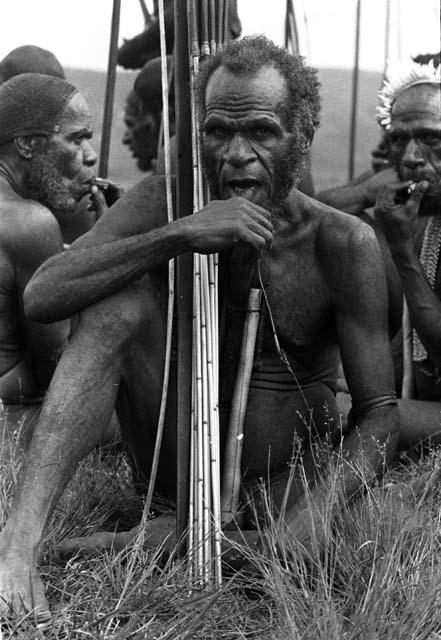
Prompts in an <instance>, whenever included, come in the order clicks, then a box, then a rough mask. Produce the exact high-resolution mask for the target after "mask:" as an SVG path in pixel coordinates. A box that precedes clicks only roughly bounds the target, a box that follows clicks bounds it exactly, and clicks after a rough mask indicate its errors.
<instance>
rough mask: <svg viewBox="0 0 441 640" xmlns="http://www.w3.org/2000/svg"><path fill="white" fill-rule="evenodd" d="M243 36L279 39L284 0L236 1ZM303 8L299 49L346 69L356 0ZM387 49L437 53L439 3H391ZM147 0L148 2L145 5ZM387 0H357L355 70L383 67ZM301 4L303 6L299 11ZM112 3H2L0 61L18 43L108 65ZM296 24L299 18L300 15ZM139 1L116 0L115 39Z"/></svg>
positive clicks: (133, 18)
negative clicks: (359, 15) (357, 61)
mask: <svg viewBox="0 0 441 640" xmlns="http://www.w3.org/2000/svg"><path fill="white" fill-rule="evenodd" d="M238 1H239V14H240V17H241V20H242V25H243V33H244V34H254V33H265V34H266V35H267V36H269V37H271V38H272V39H273V40H275V41H276V42H278V43H282V37H283V36H282V34H283V22H284V7H285V4H286V3H285V0H238ZM294 1H295V4H296V6H297V7H299V9H300V11H299V13H300V15H301V16H303V15H304V14H305V13H306V19H307V25H308V26H307V29H306V32H305V33H306V34H307V37H306V38H305V39H304V54H305V55H307V57H308V61H309V62H310V63H311V64H313V65H317V66H328V67H351V66H352V64H353V59H354V37H355V13H356V0H294ZM390 2H391V16H392V21H391V22H392V25H393V33H392V35H391V54H392V55H395V54H396V53H397V52H398V50H399V49H401V53H402V55H410V54H415V53H419V52H420V53H427V52H434V51H436V50H439V47H440V45H439V41H440V27H439V0H390ZM147 4H150V3H149V2H148V3H147ZM386 5H387V0H363V2H362V31H361V56H360V63H361V67H363V68H366V69H378V70H381V69H382V68H383V63H384V41H385V27H384V25H385V17H386ZM303 8H305V10H303ZM111 9H112V0H1V2H0V58H2V57H3V56H4V55H5V54H6V53H8V52H9V51H10V50H11V49H13V48H15V47H17V46H19V45H21V44H36V45H39V46H42V47H45V48H47V49H50V50H51V51H53V52H54V53H55V55H56V56H57V57H58V58H59V60H60V62H61V63H62V64H63V65H64V66H68V67H69V66H70V67H80V68H81V67H88V68H97V69H104V68H105V67H106V65H107V56H108V38H109V28H110V17H111ZM301 23H303V20H301ZM142 27H143V19H142V14H141V10H140V7H139V2H138V0H122V18H121V27H120V40H121V39H122V38H123V37H126V38H129V37H131V36H133V35H135V34H136V33H138V32H139V31H141V30H142Z"/></svg>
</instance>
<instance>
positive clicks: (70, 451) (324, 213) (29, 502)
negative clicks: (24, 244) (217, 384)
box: [0, 37, 398, 614]
mask: <svg viewBox="0 0 441 640" xmlns="http://www.w3.org/2000/svg"><path fill="white" fill-rule="evenodd" d="M199 104H200V109H201V114H200V122H201V126H202V144H203V156H204V163H205V173H206V176H207V178H208V180H209V184H210V189H211V193H212V194H213V198H214V199H213V200H212V201H211V202H209V203H208V204H207V206H206V207H204V208H203V209H202V210H201V211H200V212H199V213H198V214H197V215H190V216H187V217H184V218H181V219H179V220H177V221H174V222H172V223H169V224H167V222H166V213H165V210H166V206H165V188H164V179H163V177H161V176H152V177H148V178H146V179H144V180H143V181H142V182H141V183H140V184H139V185H138V186H136V187H135V188H134V189H133V190H132V191H131V192H129V193H128V194H127V195H126V196H125V197H124V198H122V199H121V200H120V201H118V203H116V204H115V205H114V206H113V207H112V208H111V209H110V210H109V211H108V212H106V214H105V215H104V216H103V217H102V218H101V219H100V220H99V221H98V222H97V224H96V225H95V227H94V228H93V229H92V230H91V231H90V232H89V233H88V234H86V235H85V236H83V237H82V238H80V239H78V240H77V241H76V242H75V243H74V244H73V245H72V246H71V247H70V249H69V250H68V251H66V252H65V253H64V254H60V255H58V256H54V257H53V258H50V259H49V260H48V261H47V262H46V263H45V264H44V265H42V267H41V268H40V269H39V270H38V272H37V273H36V274H35V276H34V278H33V279H32V282H31V283H30V284H29V286H28V288H27V290H26V294H25V299H26V309H27V313H28V314H29V316H30V317H31V318H33V319H34V320H38V321H46V322H53V321H59V320H62V319H63V318H65V317H69V316H70V315H71V314H72V313H77V312H78V313H80V322H79V325H78V328H77V330H76V332H75V334H74V336H73V337H72V339H71V341H70V344H69V345H68V347H67V348H66V350H65V351H64V353H63V356H62V358H61V360H60V363H59V366H58V367H57V371H56V373H55V375H54V378H53V380H52V383H51V387H50V390H49V393H48V396H47V399H46V401H45V404H44V409H43V412H42V415H41V418H40V422H39V425H38V427H37V429H36V432H35V434H34V438H33V441H32V444H31V447H30V450H29V455H28V459H27V463H26V467H25V470H24V474H23V476H22V480H21V483H20V490H19V491H18V494H17V496H16V500H15V504H14V507H13V510H12V513H11V515H10V518H9V520H8V522H7V524H6V526H5V528H4V530H3V532H2V533H1V537H0V597H1V602H2V604H1V605H0V608H1V610H2V612H3V613H4V614H7V613H8V611H10V610H12V611H15V612H17V613H18V612H20V611H22V610H30V609H31V608H32V607H35V608H36V609H37V611H39V612H40V613H42V614H43V613H45V612H47V611H48V603H47V601H46V599H45V595H44V586H43V584H42V582H41V580H40V578H39V576H38V573H37V568H36V562H37V558H38V554H39V552H40V547H41V540H42V535H43V530H44V527H45V525H46V523H47V520H48V517H49V515H50V513H51V511H52V509H53V508H54V505H55V504H56V502H57V500H58V498H59V496H60V494H61V492H62V491H63V488H64V487H65V485H66V483H67V481H68V480H69V478H70V477H71V474H72V472H73V470H74V469H75V467H76V465H77V463H78V461H79V460H80V459H81V458H82V457H83V456H84V455H85V454H86V453H87V452H88V451H90V449H91V448H92V447H93V446H94V444H95V443H96V442H97V440H98V439H99V438H100V435H101V433H102V431H103V429H104V426H105V423H106V421H107V420H108V418H109V416H110V414H111V412H112V409H113V406H114V403H115V402H116V404H117V410H118V412H119V419H120V423H121V427H122V431H123V434H124V437H125V440H126V443H127V449H128V453H129V457H130V461H131V463H132V467H133V473H134V479H135V482H136V483H137V485H138V487H142V486H143V485H144V486H145V483H146V482H148V477H149V470H150V465H151V461H152V452H153V446H154V439H155V433H156V424H157V419H158V412H159V406H160V396H161V386H162V374H163V369H164V349H165V322H166V302H167V265H168V261H169V259H170V258H172V257H174V256H177V255H180V254H182V253H185V252H193V251H194V252H202V253H211V252H220V254H221V261H222V267H221V273H222V275H221V288H222V290H223V295H224V296H226V299H225V300H224V304H222V305H220V307H223V308H224V309H225V313H226V317H225V318H224V320H223V324H224V326H225V338H224V340H223V343H222V349H221V361H222V364H221V399H222V404H221V413H222V419H221V432H222V434H224V433H225V427H226V418H227V416H228V410H229V403H230V400H231V381H232V379H233V378H234V373H235V369H236V365H237V352H238V349H237V345H238V344H240V339H241V329H242V326H241V325H242V323H241V319H243V317H244V314H245V308H244V306H245V302H244V301H245V300H246V299H247V293H248V289H249V286H250V280H251V278H252V272H253V271H254V268H255V264H256V260H257V258H259V257H260V263H261V276H262V281H263V284H264V287H265V290H266V293H267V297H268V301H269V306H270V308H271V313H272V316H273V319H274V326H275V329H276V332H277V334H278V339H279V341H280V343H281V345H282V347H283V348H284V350H285V352H286V356H287V359H288V361H289V367H287V365H286V363H285V362H281V361H280V358H279V356H278V354H277V352H276V350H275V348H274V340H273V332H272V330H271V326H270V322H269V321H266V323H265V325H264V327H263V328H262V346H261V349H260V358H259V366H258V367H256V368H255V370H254V372H253V375H252V380H251V385H250V393H249V399H248V406H247V413H246V418H245V426H244V445H243V454H242V473H243V476H244V485H246V487H247V490H248V493H253V491H254V490H255V489H256V488H257V487H258V486H259V485H260V479H261V478H262V477H263V478H266V477H267V476H268V472H269V473H270V475H271V486H270V492H271V500H272V501H273V503H274V506H275V508H277V507H279V508H280V506H281V501H282V498H283V494H284V491H285V488H286V486H287V476H288V475H289V468H288V465H289V462H290V460H291V455H292V451H293V445H294V443H295V442H301V444H302V457H303V461H304V466H305V469H306V472H307V474H308V481H310V482H311V492H312V497H311V501H312V502H311V504H310V506H309V507H308V504H307V501H306V500H305V498H304V497H303V496H302V487H303V485H302V482H300V481H299V482H296V481H294V482H293V484H292V486H291V489H290V494H289V498H288V509H287V512H286V514H285V519H286V530H287V532H288V535H289V536H290V537H292V538H295V539H297V540H299V541H300V542H301V543H303V544H305V545H306V546H307V545H308V544H309V543H310V540H311V536H312V535H314V536H316V537H318V538H319V539H320V535H321V525H320V522H321V518H320V512H321V511H322V509H324V508H328V507H329V504H328V502H329V497H328V491H327V488H326V483H325V482H321V481H318V482H315V480H317V479H318V478H320V477H322V479H323V473H324V472H323V470H322V471H320V469H318V468H317V466H316V458H315V456H314V450H315V444H318V443H320V442H321V441H322V439H325V440H326V439H327V438H328V435H329V433H331V437H335V438H336V439H337V440H339V437H340V435H341V431H340V428H339V417H338V410H337V407H336V403H335V383H336V376H337V365H338V350H339V348H340V352H341V354H342V359H343V364H344V367H345V372H346V376H347V380H348V384H349V386H350V389H351V393H352V398H353V420H352V426H353V428H352V430H351V431H350V432H349V433H348V435H347V437H346V438H345V440H344V443H343V450H344V456H343V459H344V460H345V459H346V460H347V462H348V464H345V463H343V467H344V468H343V471H342V474H341V476H340V482H341V486H340V489H341V494H342V495H345V496H346V497H347V498H348V499H351V498H353V497H354V496H355V495H357V492H358V491H359V489H360V486H361V478H362V477H368V478H371V479H374V477H375V476H376V475H380V474H381V473H382V471H383V469H384V465H385V463H386V464H387V462H388V461H389V460H390V459H391V457H392V456H393V454H394V450H395V444H396V440H397V433H398V414H397V408H396V399H395V393H394V388H393V371H392V360H391V355H390V349H389V340H388V335H387V293H386V280H385V275H384V271H383V267H382V262H381V254H380V249H379V246H378V243H377V241H376V239H375V235H374V233H373V231H372V230H371V229H370V228H369V227H368V226H367V225H365V224H364V223H362V222H361V221H359V220H358V219H356V218H354V217H352V216H349V215H347V214H344V213H340V212H338V211H336V210H334V209H331V208H329V207H327V206H326V205H323V204H322V203H318V202H316V201H315V200H313V199H311V198H309V197H308V196H306V195H304V194H303V193H301V192H299V191H298V190H297V189H296V188H295V185H296V182H297V181H298V179H299V176H300V174H301V171H302V160H303V158H304V156H305V155H306V154H307V153H308V151H309V148H310V144H311V141H312V137H313V133H314V128H315V127H316V126H317V125H318V114H319V94H318V81H317V78H316V74H315V71H314V70H312V69H311V68H309V67H306V66H304V64H303V62H302V60H301V58H299V57H294V56H291V55H290V54H288V53H287V52H286V51H285V50H283V49H280V48H279V47H276V46H275V45H274V44H272V43H271V42H269V41H268V40H266V38H264V37H258V38H249V39H244V40H242V41H240V42H235V43H230V44H229V45H228V46H226V47H225V48H224V49H223V50H222V52H220V53H219V54H218V55H217V56H215V57H214V58H212V59H211V60H210V61H208V63H207V64H206V66H204V67H203V68H201V75H200V83H199ZM175 456H176V376H175V372H174V371H173V372H172V376H171V381H170V394H169V405H168V410H167V416H166V425H165V433H164V438H163V449H162V454H161V459H160V463H159V475H158V482H157V490H158V491H159V492H164V493H167V492H168V493H169V494H173V493H174V492H175V486H176V468H175V464H174V460H175ZM312 532H315V533H314V534H312Z"/></svg>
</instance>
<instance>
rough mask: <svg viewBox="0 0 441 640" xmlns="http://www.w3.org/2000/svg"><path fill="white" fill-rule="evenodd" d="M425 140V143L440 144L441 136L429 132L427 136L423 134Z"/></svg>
mask: <svg viewBox="0 0 441 640" xmlns="http://www.w3.org/2000/svg"><path fill="white" fill-rule="evenodd" d="M423 142H424V144H428V145H430V146H434V145H438V144H440V143H441V136H439V135H437V134H436V133H427V134H426V135H425V136H423Z"/></svg>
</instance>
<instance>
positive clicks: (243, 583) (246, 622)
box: [0, 443, 441, 640]
mask: <svg viewBox="0 0 441 640" xmlns="http://www.w3.org/2000/svg"><path fill="white" fill-rule="evenodd" d="M0 457H1V459H2V463H1V464H2V466H1V477H0V521H1V522H4V520H5V518H6V515H7V511H8V509H9V506H10V499H11V495H12V492H13V491H14V488H15V485H16V482H17V470H18V468H19V466H20V462H21V460H22V453H21V452H20V450H19V447H18V446H17V444H16V443H12V444H11V443H9V445H8V446H7V445H6V443H4V444H3V451H2V456H0ZM440 469H441V452H439V451H437V450H432V451H431V452H430V454H429V455H426V456H425V457H424V458H423V457H421V458H419V457H417V456H415V457H414V459H410V458H402V459H401V460H400V461H399V462H398V463H397V465H396V467H395V468H394V469H392V470H391V471H389V472H388V474H387V476H386V480H385V481H384V483H383V485H382V487H381V488H374V489H372V488H366V492H365V494H364V496H363V498H362V499H361V500H360V501H359V502H358V504H357V506H354V507H352V508H350V509H348V508H347V507H342V506H340V507H338V508H337V511H335V509H334V511H333V512H332V517H331V510H329V511H328V512H327V513H325V514H323V528H324V530H325V546H324V551H323V553H319V552H318V551H317V547H316V545H314V544H312V546H311V550H310V551H308V552H307V553H305V551H304V550H302V549H301V548H299V546H298V545H297V544H296V542H295V541H294V540H289V539H287V538H286V536H284V535H283V532H281V531H280V528H279V526H278V524H277V521H276V520H275V519H271V517H270V516H268V525H267V529H266V530H265V531H264V532H262V539H263V547H264V549H265V551H262V552H259V553H256V551H255V550H253V551H249V552H248V559H249V561H250V566H251V565H252V566H253V567H254V568H255V569H257V570H253V571H250V570H248V571H247V572H246V573H245V572H242V573H239V574H234V573H233V574H230V575H227V576H226V578H225V580H224V586H223V588H222V590H221V591H220V592H217V593H216V592H214V591H210V590H205V591H201V590H200V589H198V588H197V586H193V588H192V585H191V584H190V583H189V578H188V574H187V572H186V567H185V564H184V563H183V562H182V561H180V560H177V559H176V557H173V556H172V557H171V558H169V559H168V561H166V562H164V561H163V560H162V559H161V556H162V554H161V547H160V546H158V547H156V548H150V547H149V546H148V544H146V542H145V529H144V528H141V530H140V532H139V534H138V536H137V537H136V539H135V541H134V543H133V544H132V545H131V546H130V547H129V548H127V549H125V550H123V551H120V552H116V551H109V552H105V553H97V554H96V555H94V556H93V557H89V558H81V557H79V556H76V557H73V558H71V559H70V560H68V561H67V563H65V564H63V563H59V562H57V556H56V554H55V553H54V551H55V550H56V547H57V544H58V543H59V542H60V541H61V540H62V539H64V538H66V537H71V536H79V535H88V534H91V533H94V532H96V531H98V530H100V529H103V528H105V529H109V530H113V529H120V528H129V527H131V526H133V524H135V523H137V522H139V520H140V518H141V517H142V501H141V500H140V498H139V497H138V496H136V494H135V493H134V492H133V489H132V487H131V484H130V477H129V473H128V470H127V466H126V463H125V461H124V458H123V456H122V454H116V455H114V456H108V455H107V456H106V455H103V453H102V452H98V451H96V452H94V453H93V454H91V455H90V456H89V457H88V458H87V459H86V460H85V461H84V462H83V463H82V464H81V466H80V468H79V469H78V471H77V473H76V475H75V477H74V479H73V480H72V482H71V483H70V484H69V486H68V488H67V490H66V491H65V493H64V496H63V498H62V500H61V502H60V504H59V506H58V508H57V510H56V512H55V514H54V516H53V519H52V522H51V526H50V527H49V529H48V532H47V538H46V541H45V547H44V557H43V561H42V564H41V567H40V569H41V572H42V574H43V577H44V580H45V583H46V585H47V594H48V598H49V601H50V604H51V607H52V611H53V613H54V617H53V621H52V623H51V624H50V625H49V626H48V627H47V628H46V630H45V631H44V632H43V631H41V630H40V631H38V630H37V631H36V630H35V627H34V626H33V624H32V620H31V619H29V620H28V621H26V620H25V619H23V620H17V621H15V622H14V623H12V626H10V627H9V629H8V630H7V631H6V629H5V633H7V635H6V637H8V638H11V639H12V638H18V639H20V640H21V639H23V640H27V639H29V640H34V639H35V638H39V637H41V638H49V639H57V640H58V639H59V638H60V639H61V638H66V639H69V640H70V639H72V640H77V639H78V640H80V639H83V638H93V639H97V640H98V639H103V640H104V639H106V640H107V639H115V640H116V639H118V640H125V639H129V638H130V639H132V638H133V639H135V638H148V639H149V640H150V639H151V640H171V639H176V640H184V639H187V638H188V639H191V640H197V639H198V638H200V639H201V640H202V639H204V640H207V639H210V638H213V639H214V638H216V639H217V638H222V639H225V640H228V639H231V640H233V639H238V640H239V639H253V640H254V639H255V640H257V639H259V640H285V639H286V640H297V638H298V639H299V640H320V639H322V640H342V639H345V640H374V639H375V640H395V639H396V640H398V639H402V638H406V639H412V640H426V639H427V640H436V639H437V638H441V616H440V615H439V606H440V603H441V572H440V567H439V557H440V556H439V550H440V542H439V534H440V531H441V523H440V513H439V511H440V510H439V505H440V503H441V491H440V486H441V485H440V483H439V475H440V472H439V470H440ZM330 486H332V482H331V483H330ZM331 493H332V491H331ZM331 502H333V500H332V495H331V496H330V503H331ZM245 553H247V552H246V551H245Z"/></svg>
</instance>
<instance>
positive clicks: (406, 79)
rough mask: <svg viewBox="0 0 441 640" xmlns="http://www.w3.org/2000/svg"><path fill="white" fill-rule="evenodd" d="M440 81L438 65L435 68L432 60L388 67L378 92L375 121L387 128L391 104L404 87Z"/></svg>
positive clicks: (438, 82)
mask: <svg viewBox="0 0 441 640" xmlns="http://www.w3.org/2000/svg"><path fill="white" fill-rule="evenodd" d="M440 82H441V78H440V67H438V68H436V67H435V65H434V64H433V61H432V60H431V61H430V62H429V63H428V64H417V63H416V62H411V63H408V64H406V65H400V66H396V67H390V68H389V69H388V72H387V74H386V79H385V80H384V81H383V85H382V87H381V89H380V93H379V94H378V105H377V122H378V123H379V124H380V125H381V126H382V127H383V128H384V129H389V127H390V118H391V111H392V106H393V104H394V102H395V100H396V99H397V98H398V96H399V95H400V94H401V93H403V91H404V90H405V89H408V88H409V87H413V86H414V85H416V84H427V83H429V84H432V83H433V84H438V85H439V84H440Z"/></svg>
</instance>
